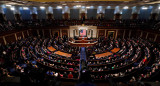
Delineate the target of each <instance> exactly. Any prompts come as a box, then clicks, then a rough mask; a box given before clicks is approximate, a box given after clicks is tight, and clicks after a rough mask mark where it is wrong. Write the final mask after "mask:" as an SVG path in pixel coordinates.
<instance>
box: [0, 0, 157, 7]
mask: <svg viewBox="0 0 160 86" xmlns="http://www.w3.org/2000/svg"><path fill="white" fill-rule="evenodd" d="M159 3H160V1H159V0H81V1H75V0H2V1H0V4H10V5H23V6H24V5H25V6H59V5H61V6H62V5H64V6H75V5H81V6H139V5H150V4H159Z"/></svg>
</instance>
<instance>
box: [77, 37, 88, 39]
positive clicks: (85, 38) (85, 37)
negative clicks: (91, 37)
mask: <svg viewBox="0 0 160 86" xmlns="http://www.w3.org/2000/svg"><path fill="white" fill-rule="evenodd" d="M78 39H79V40H82V39H84V40H87V37H79V38H78Z"/></svg>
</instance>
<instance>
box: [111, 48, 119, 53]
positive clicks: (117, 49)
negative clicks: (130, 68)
mask: <svg viewBox="0 0 160 86" xmlns="http://www.w3.org/2000/svg"><path fill="white" fill-rule="evenodd" d="M119 50H120V48H114V49H112V50H111V52H112V53H116V52H118V51H119Z"/></svg>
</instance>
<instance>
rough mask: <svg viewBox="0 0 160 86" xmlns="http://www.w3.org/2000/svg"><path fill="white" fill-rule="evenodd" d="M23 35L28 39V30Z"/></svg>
mask: <svg viewBox="0 0 160 86" xmlns="http://www.w3.org/2000/svg"><path fill="white" fill-rule="evenodd" d="M23 34H24V37H25V38H27V37H28V34H27V30H26V31H23Z"/></svg>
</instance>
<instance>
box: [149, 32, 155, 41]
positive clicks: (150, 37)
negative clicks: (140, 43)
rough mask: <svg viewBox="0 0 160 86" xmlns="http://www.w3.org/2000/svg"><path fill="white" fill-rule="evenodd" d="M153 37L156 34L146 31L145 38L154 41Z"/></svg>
mask: <svg viewBox="0 0 160 86" xmlns="http://www.w3.org/2000/svg"><path fill="white" fill-rule="evenodd" d="M155 37H156V34H153V33H148V37H147V39H148V40H150V41H154V39H155Z"/></svg>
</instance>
